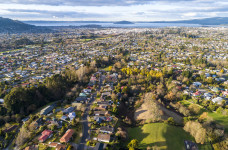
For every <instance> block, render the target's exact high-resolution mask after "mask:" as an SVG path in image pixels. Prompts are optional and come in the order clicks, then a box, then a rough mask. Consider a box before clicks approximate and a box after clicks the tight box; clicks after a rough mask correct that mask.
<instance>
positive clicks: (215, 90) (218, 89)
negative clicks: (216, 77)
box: [211, 87, 221, 92]
mask: <svg viewBox="0 0 228 150" xmlns="http://www.w3.org/2000/svg"><path fill="white" fill-rule="evenodd" d="M211 90H212V91H213V92H219V91H220V90H221V89H220V88H219V87H213V88H212V89H211Z"/></svg>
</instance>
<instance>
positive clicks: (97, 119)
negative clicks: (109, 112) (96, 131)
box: [94, 116, 106, 123]
mask: <svg viewBox="0 0 228 150" xmlns="http://www.w3.org/2000/svg"><path fill="white" fill-rule="evenodd" d="M94 120H95V121H96V122H97V123H101V122H102V121H105V120H106V117H103V116H95V117H94Z"/></svg>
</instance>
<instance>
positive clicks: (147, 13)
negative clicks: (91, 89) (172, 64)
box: [0, 0, 228, 21]
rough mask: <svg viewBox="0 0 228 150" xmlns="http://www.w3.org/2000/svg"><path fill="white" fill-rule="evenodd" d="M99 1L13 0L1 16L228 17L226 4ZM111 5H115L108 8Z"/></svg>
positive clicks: (1, 10) (0, 10) (106, 18)
mask: <svg viewBox="0 0 228 150" xmlns="http://www.w3.org/2000/svg"><path fill="white" fill-rule="evenodd" d="M46 1H47V2H48V0H46ZM77 1H78V2H82V1H83V0H77ZM97 1H98V0H91V3H92V4H94V5H89V6H83V5H72V4H74V3H73V1H70V0H67V1H66V3H64V4H65V5H58V4H60V3H61V2H63V0H49V3H50V4H49V3H44V1H42V2H43V3H39V1H38V0H23V3H22V0H14V3H13V0H11V3H10V1H8V3H7V4H4V3H1V4H0V14H1V16H3V17H10V18H12V19H19V20H55V19H56V20H101V21H117V20H129V21H160V20H181V19H193V18H204V17H210V16H211V17H215V16H225V15H227V13H228V2H227V1H226V0H218V1H212V0H208V1H205V0H187V1H183V0H170V1H168V0H162V1H157V0H152V1H148V0H143V1H141V2H139V1H137V0H127V1H125V2H124V5H121V4H119V3H120V2H123V0H117V1H116V2H117V3H116V4H115V3H114V0H107V1H105V5H102V3H104V1H102V0H99V5H98V6H96V5H95V3H96V2H97ZM25 2H28V4H25ZM55 2H56V5H54V4H55ZM64 2H65V1H64ZM70 2H72V3H70ZM75 2H76V0H75ZM84 3H85V2H84ZM108 3H110V4H112V5H107V4H108ZM66 4H69V5H66ZM70 4H71V5H70ZM113 4H115V5H113ZM118 4H119V5H118ZM85 5H86V4H85ZM26 14H27V16H26ZM32 15H34V16H32ZM53 16H55V17H53Z"/></svg>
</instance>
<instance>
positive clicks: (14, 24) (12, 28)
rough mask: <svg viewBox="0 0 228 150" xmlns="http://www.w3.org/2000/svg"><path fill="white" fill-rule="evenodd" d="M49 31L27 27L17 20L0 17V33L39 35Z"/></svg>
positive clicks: (42, 28)
mask: <svg viewBox="0 0 228 150" xmlns="http://www.w3.org/2000/svg"><path fill="white" fill-rule="evenodd" d="M50 31H51V30H50V29H47V28H44V27H37V26H34V25H29V24H26V23H23V22H21V21H18V20H12V19H9V18H2V17H0V33H39V32H50Z"/></svg>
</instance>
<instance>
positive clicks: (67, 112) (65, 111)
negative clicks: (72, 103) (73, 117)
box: [63, 107, 75, 114]
mask: <svg viewBox="0 0 228 150" xmlns="http://www.w3.org/2000/svg"><path fill="white" fill-rule="evenodd" d="M74 109H75V108H74V107H68V108H67V109H65V110H63V113H64V114H69V113H70V112H72V111H74Z"/></svg>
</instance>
